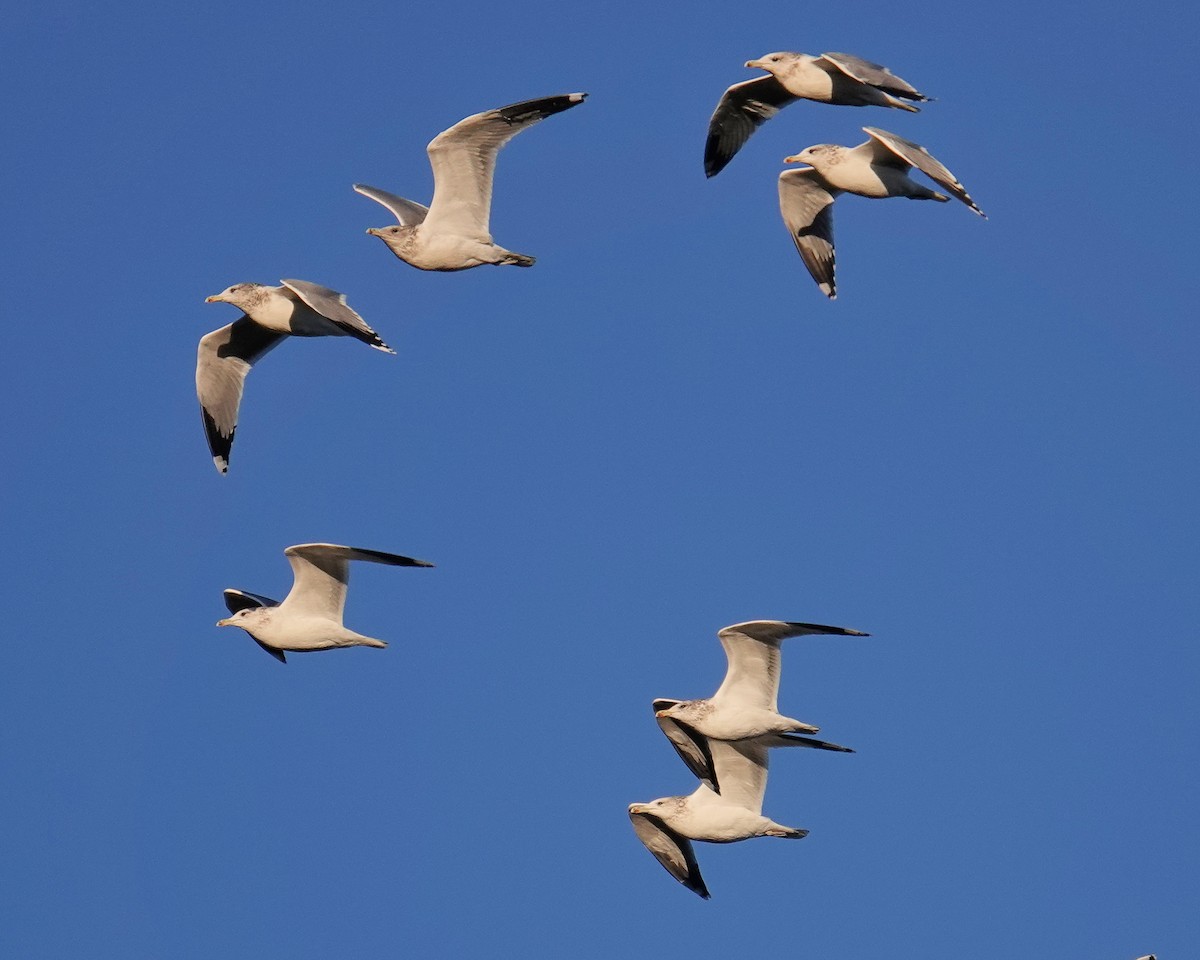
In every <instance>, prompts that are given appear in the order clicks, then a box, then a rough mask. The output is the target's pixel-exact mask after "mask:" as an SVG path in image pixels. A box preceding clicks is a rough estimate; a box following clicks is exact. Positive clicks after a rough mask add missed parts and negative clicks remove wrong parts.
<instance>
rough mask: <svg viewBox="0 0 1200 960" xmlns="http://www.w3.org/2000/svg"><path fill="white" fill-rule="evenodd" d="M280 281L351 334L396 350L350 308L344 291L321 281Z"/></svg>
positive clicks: (378, 346)
mask: <svg viewBox="0 0 1200 960" xmlns="http://www.w3.org/2000/svg"><path fill="white" fill-rule="evenodd" d="M279 282H280V283H282V284H283V285H284V286H285V287H286V288H287V289H288V290H290V291H291V292H292V293H294V294H295V295H296V296H297V297H299V298H300V300H301V301H303V302H304V303H306V304H307V305H308V306H309V307H311V308H312V309H313V310H315V311H316V312H317V313H319V314H320V315H321V316H323V317H325V318H326V319H327V320H331V321H333V322H334V323H336V324H337V325H338V326H339V327H340V328H341V329H342V330H344V331H345V332H346V333H348V334H349V335H350V336H352V337H355V338H356V339H358V340H362V341H363V342H364V343H369V344H370V345H371V346H373V347H375V348H376V349H377V350H383V351H385V352H386V353H395V352H396V351H395V350H393V349H392V348H391V347H389V346H388V345H387V344H386V343H384V342H383V341H382V340H380V339H379V334H377V333H376V332H375V331H374V330H372V329H371V327H370V326H369V325H368V324H367V322H366V321H365V320H364V319H363V318H362V317H360V316H359V315H358V314H357V313H356V312H355V311H354V310H351V309H350V307H349V306H348V305H347V303H346V295H345V294H344V293H339V292H338V291H336V290H331V289H330V288H329V287H323V286H321V285H320V284H319V283H309V282H308V281H307V280H281V281H279Z"/></svg>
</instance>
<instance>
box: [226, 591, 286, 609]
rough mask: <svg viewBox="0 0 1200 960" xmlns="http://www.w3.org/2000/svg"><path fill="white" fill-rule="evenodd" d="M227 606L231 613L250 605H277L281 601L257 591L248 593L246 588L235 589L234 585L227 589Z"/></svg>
mask: <svg viewBox="0 0 1200 960" xmlns="http://www.w3.org/2000/svg"><path fill="white" fill-rule="evenodd" d="M225 606H226V608H227V609H228V610H229V612H230V613H237V612H238V611H239V610H245V609H247V608H250V607H277V606H279V601H278V600H272V599H271V598H270V597H264V596H261V595H259V594H257V593H247V592H246V591H245V590H234V589H233V588H232V587H228V588H227V589H226V590H225Z"/></svg>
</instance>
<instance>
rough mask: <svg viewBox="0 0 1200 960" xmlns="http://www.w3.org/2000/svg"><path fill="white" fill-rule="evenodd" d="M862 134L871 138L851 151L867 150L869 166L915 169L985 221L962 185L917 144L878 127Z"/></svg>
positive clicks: (865, 130)
mask: <svg viewBox="0 0 1200 960" xmlns="http://www.w3.org/2000/svg"><path fill="white" fill-rule="evenodd" d="M863 132H864V133H866V135H867V136H869V137H870V138H871V139H870V140H868V141H867V142H866V143H864V144H862V145H861V146H858V147H855V150H862V149H864V148H865V149H867V150H869V151H870V156H871V160H872V162H873V163H882V164H886V165H889V166H905V167H916V168H917V169H918V170H920V171H921V172H922V173H923V174H925V175H926V176H927V177H929V178H930V179H931V180H935V181H937V182H938V183H939V184H941V185H942V186H943V187H945V188H946V189H947V190H949V191H950V193H952V194H953V195H954V196H955V197H957V198H958V199H959V200H961V201H962V202H963V203H965V204H966V205H967V206H968V207H970V208H971V209H972V210H974V211H975V212H976V213H977V214H979V215H980V216H981V217H983V218H984V219H985V220H986V219H987V214H986V213H984V212H983V211H982V210H980V209H979V207H978V206H977V205H976V203H975V201H974V200H972V199H971V197H970V196H969V195H968V193H967V191H966V189H965V188H964V187H963V185H962V184H961V183H959V182H958V178H957V177H956V176H955V175H954V174H952V173H951V172H950V171H949V170H947V169H946V167H945V166H944V165H943V164H942V163H941V161H939V160H937V159H935V158H934V157H933V155H932V154H931V153H930V152H929V151H928V150H926V149H925V148H924V147H923V146H921V145H920V144H919V143H913V142H912V141H911V140H905V139H904V138H903V137H898V136H896V134H894V133H888V131H886V130H881V129H879V127H863ZM897 161H899V163H897Z"/></svg>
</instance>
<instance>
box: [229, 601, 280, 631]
mask: <svg viewBox="0 0 1200 960" xmlns="http://www.w3.org/2000/svg"><path fill="white" fill-rule="evenodd" d="M270 615H271V612H270V610H268V609H267V608H265V607H244V608H242V609H241V610H239V611H238V612H237V613H235V614H234V615H233V616H231V617H226V618H225V619H224V620H218V621H217V626H218V627H241V628H242V629H243V630H251V629H253V628H254V626H255V625H256V624H259V623H262V622H263V621H264V620H266V619H268V618H269V617H270Z"/></svg>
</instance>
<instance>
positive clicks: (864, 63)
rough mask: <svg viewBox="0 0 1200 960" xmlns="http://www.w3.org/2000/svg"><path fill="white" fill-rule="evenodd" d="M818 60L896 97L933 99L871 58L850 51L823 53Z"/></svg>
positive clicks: (917, 99) (921, 99) (922, 101)
mask: <svg viewBox="0 0 1200 960" xmlns="http://www.w3.org/2000/svg"><path fill="white" fill-rule="evenodd" d="M817 60H818V61H821V60H824V61H825V62H826V63H828V64H830V65H831V66H833V67H836V68H837V69H838V70H840V71H841V72H842V73H844V74H845V75H846V76H848V77H852V78H853V79H855V80H858V81H859V82H861V83H865V84H869V85H870V86H872V87H875V88H876V89H877V90H882V91H883V92H884V93H890V94H891V95H892V96H894V97H902V98H903V99H905V100H916V101H919V102H921V103H925V102H928V101H929V100H930V99H931V98H929V97H927V96H925V94H923V93H921V92H920V91H919V90H918V89H917V88H916V87H914V86H913V85H912V84H911V83H909V82H908V81H907V80H901V79H900V78H899V77H898V76H896V75H895V74H894V73H892V71H891V70H889V69H888V68H887V67H885V66H883V64H880V63H872V62H871V61H870V60H864V59H863V58H862V57H856V56H854V55H853V54H850V53H823V54H821V55H820V56H819V57H817Z"/></svg>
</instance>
